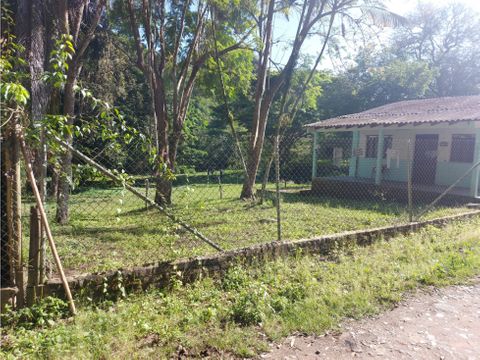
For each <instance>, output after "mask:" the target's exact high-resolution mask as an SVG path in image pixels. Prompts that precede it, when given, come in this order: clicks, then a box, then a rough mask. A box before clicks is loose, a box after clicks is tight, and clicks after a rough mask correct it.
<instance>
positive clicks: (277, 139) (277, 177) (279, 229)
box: [274, 134, 282, 241]
mask: <svg viewBox="0 0 480 360" xmlns="http://www.w3.org/2000/svg"><path fill="white" fill-rule="evenodd" d="M274 151H275V186H276V193H277V201H276V207H277V240H278V241H282V219H281V207H280V206H281V205H280V135H278V134H277V136H275V150H274Z"/></svg>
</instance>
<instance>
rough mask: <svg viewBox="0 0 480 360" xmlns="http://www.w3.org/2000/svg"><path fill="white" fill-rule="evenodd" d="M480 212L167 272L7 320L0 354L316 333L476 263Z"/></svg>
mask: <svg viewBox="0 0 480 360" xmlns="http://www.w3.org/2000/svg"><path fill="white" fill-rule="evenodd" d="M479 229H480V219H478V218H476V219H472V220H469V221H465V222H461V223H460V222H459V223H455V224H451V225H449V226H448V227H446V228H442V229H438V228H434V227H429V228H426V229H423V230H421V231H420V232H418V233H415V234H412V235H409V236H398V237H396V238H394V239H392V240H390V241H388V242H378V243H375V244H374V245H372V246H369V247H349V248H339V249H337V250H336V251H335V252H334V253H332V254H331V255H330V256H329V257H328V259H322V258H319V257H318V256H302V254H298V255H297V256H295V257H290V258H286V259H280V260H276V261H271V262H269V263H267V264H258V265H256V266H249V267H246V266H241V265H239V266H237V267H234V268H232V269H230V270H229V271H228V273H227V274H226V276H225V277H224V279H223V280H214V279H211V278H205V279H203V280H201V281H198V282H196V283H194V284H191V285H183V284H181V283H180V282H179V281H177V280H174V281H172V286H171V289H169V290H163V291H159V290H151V291H149V292H147V293H145V294H138V295H132V296H130V297H128V298H126V299H124V300H120V301H119V302H117V303H111V302H106V303H103V304H101V305H100V306H98V305H97V306H93V305H89V304H88V303H84V304H83V306H82V307H81V310H80V312H79V315H78V316H77V317H76V318H75V319H69V320H57V321H56V322H55V323H54V322H53V321H48V322H45V323H44V324H40V323H36V324H35V325H37V327H35V328H31V325H30V324H31V322H29V323H28V324H27V326H22V325H21V323H19V322H18V321H16V322H15V321H14V322H10V324H16V328H13V327H11V325H10V326H9V323H4V324H5V325H6V326H4V328H3V339H2V342H3V344H2V350H1V351H2V355H3V356H4V357H6V358H14V357H39V358H59V359H61V358H66V357H75V358H92V357H93V358H119V359H120V358H131V357H137V358H148V357H151V356H155V357H158V358H167V357H169V356H172V355H174V354H176V353H178V354H183V355H186V354H189V355H192V356H193V355H195V356H199V357H201V356H206V355H212V356H214V357H221V355H222V354H224V353H225V352H226V353H228V354H230V355H232V354H233V355H236V356H239V357H245V356H253V355H254V354H256V353H257V352H259V351H263V350H266V349H268V346H267V345H268V342H269V341H271V340H275V339H278V338H279V337H281V336H285V335H287V334H290V333H292V332H294V331H301V332H306V333H322V332H324V331H325V330H327V329H332V328H335V327H337V326H338V324H339V323H340V322H341V321H342V319H344V318H346V317H353V318H359V317H362V316H366V315H371V314H374V313H377V312H378V311H381V310H384V309H388V308H389V307H391V306H392V304H394V303H396V302H398V301H399V300H401V298H402V296H403V294H404V293H405V292H406V291H409V290H412V289H415V288H417V287H419V286H420V287H422V286H430V285H434V286H443V285H448V284H453V283H458V282H463V281H466V280H467V279H468V278H469V277H471V276H473V275H475V274H478V273H479V272H480V231H479Z"/></svg>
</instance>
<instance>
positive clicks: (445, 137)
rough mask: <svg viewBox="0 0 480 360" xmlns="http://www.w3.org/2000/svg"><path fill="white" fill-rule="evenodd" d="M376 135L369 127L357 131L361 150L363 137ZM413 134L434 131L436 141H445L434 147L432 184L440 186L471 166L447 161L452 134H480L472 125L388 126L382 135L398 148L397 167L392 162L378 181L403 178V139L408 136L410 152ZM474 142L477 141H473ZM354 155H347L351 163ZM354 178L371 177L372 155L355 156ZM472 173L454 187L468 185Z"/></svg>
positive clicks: (384, 161) (364, 141)
mask: <svg viewBox="0 0 480 360" xmlns="http://www.w3.org/2000/svg"><path fill="white" fill-rule="evenodd" d="M376 134H378V130H377V131H375V130H373V129H369V130H363V131H362V130H360V140H359V147H360V148H361V149H363V152H365V148H366V136H367V135H376ZM417 134H438V135H439V142H445V143H447V144H448V146H443V147H440V146H439V149H438V159H437V166H436V174H435V184H436V185H443V186H448V185H451V184H453V183H454V182H455V181H457V179H458V178H459V177H460V176H462V175H463V174H464V173H465V172H467V171H468V169H469V168H470V167H471V166H472V163H458V162H451V161H449V160H450V146H451V141H452V135H453V134H476V136H480V130H477V129H476V128H473V127H468V126H465V127H457V128H453V129H452V128H448V129H435V130H430V129H428V128H427V129H424V128H421V129H419V130H417V131H415V130H411V129H410V130H406V129H405V130H403V129H395V128H390V129H388V131H387V129H386V130H385V133H384V135H385V136H392V137H393V146H392V149H395V150H398V151H400V160H399V166H398V167H397V166H396V162H395V164H394V165H393V166H391V167H390V168H389V169H386V170H385V171H384V173H383V174H382V180H388V181H401V182H406V181H407V173H408V172H407V164H408V161H407V160H406V159H407V158H408V157H407V150H406V148H407V147H408V146H407V139H411V144H412V145H411V146H412V150H411V151H412V153H413V146H414V144H415V136H416V135H417ZM477 143H478V141H477ZM475 152H480V149H479V148H478V146H477V147H476V148H475ZM354 160H355V158H354V157H352V158H351V162H352V161H354ZM356 161H357V163H356V177H357V178H364V179H372V180H373V179H375V167H376V162H377V160H376V158H366V157H365V156H358V157H356ZM386 163H387V162H386V160H385V159H384V160H383V164H384V165H386ZM471 178H472V175H467V176H466V177H465V178H464V179H463V180H461V181H460V183H459V184H458V187H465V188H469V187H470V184H471Z"/></svg>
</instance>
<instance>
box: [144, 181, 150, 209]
mask: <svg viewBox="0 0 480 360" xmlns="http://www.w3.org/2000/svg"><path fill="white" fill-rule="evenodd" d="M149 190H150V181H149V180H148V179H146V180H145V197H146V198H147V199H148V191H149ZM145 209H148V201H145Z"/></svg>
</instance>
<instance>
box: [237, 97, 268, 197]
mask: <svg viewBox="0 0 480 360" xmlns="http://www.w3.org/2000/svg"><path fill="white" fill-rule="evenodd" d="M270 106H271V101H270V96H267V97H266V99H264V101H263V103H262V106H261V109H260V113H259V114H258V117H257V116H256V114H254V124H258V125H257V131H254V132H253V133H252V135H251V137H250V153H249V155H248V163H247V176H246V177H245V180H244V182H243V188H242V193H241V195H240V197H241V198H242V199H254V198H255V182H256V177H257V172H258V166H259V165H260V160H261V157H262V150H263V144H264V143H265V130H266V127H267V118H268V113H269V111H270Z"/></svg>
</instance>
